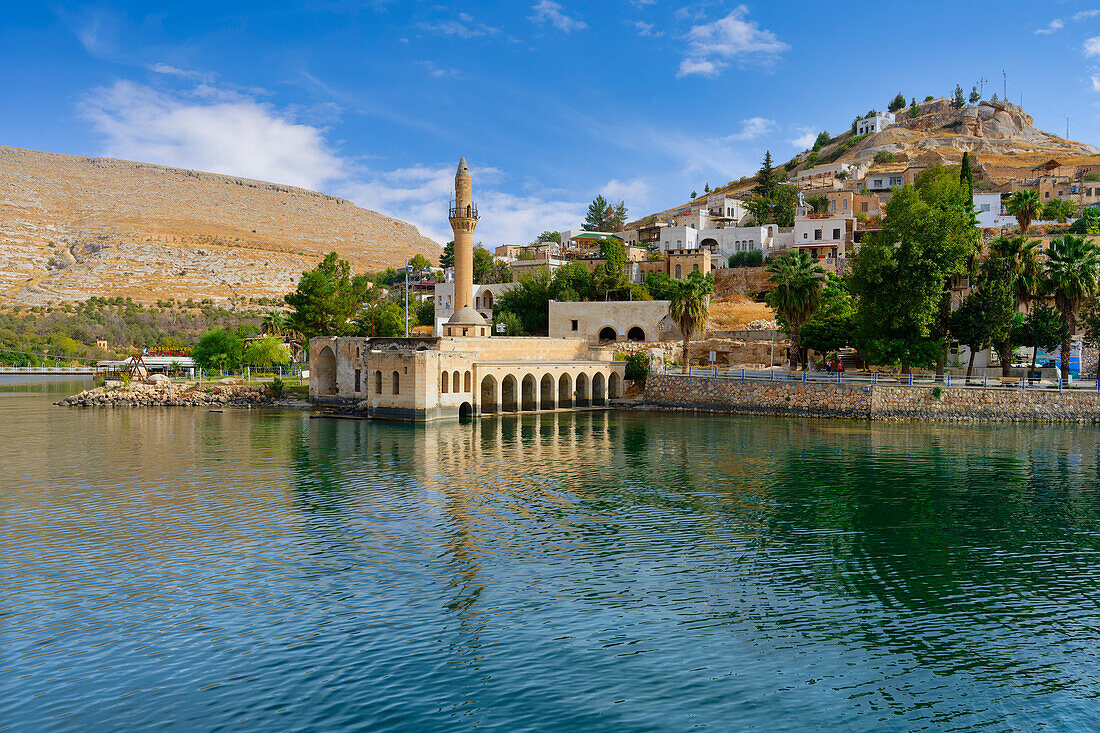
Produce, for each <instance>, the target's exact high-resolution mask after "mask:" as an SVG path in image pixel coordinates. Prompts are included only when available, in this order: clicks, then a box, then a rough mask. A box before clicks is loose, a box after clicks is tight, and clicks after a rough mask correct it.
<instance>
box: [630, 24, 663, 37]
mask: <svg viewBox="0 0 1100 733" xmlns="http://www.w3.org/2000/svg"><path fill="white" fill-rule="evenodd" d="M633 25H634V28H635V29H636V30H637V31H638V35H639V36H643V37H649V38H659V37H661V36H663V35H664V33H663V32H662V31H655V30H653V29H654V28H655V27H656V26H654V25H653V23H646V22H645V21H641V20H636V21H634V23H633Z"/></svg>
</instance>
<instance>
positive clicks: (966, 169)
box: [959, 152, 974, 201]
mask: <svg viewBox="0 0 1100 733" xmlns="http://www.w3.org/2000/svg"><path fill="white" fill-rule="evenodd" d="M959 181H960V182H961V183H962V184H963V185H964V186H966V191H967V193H968V194H969V195H970V200H971V201H973V200H974V171H973V169H971V167H970V153H969V152H964V153H963V159H962V168H961V169H960V170H959Z"/></svg>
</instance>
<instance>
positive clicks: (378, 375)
mask: <svg viewBox="0 0 1100 733" xmlns="http://www.w3.org/2000/svg"><path fill="white" fill-rule="evenodd" d="M374 391H375V393H376V394H382V372H375V373H374Z"/></svg>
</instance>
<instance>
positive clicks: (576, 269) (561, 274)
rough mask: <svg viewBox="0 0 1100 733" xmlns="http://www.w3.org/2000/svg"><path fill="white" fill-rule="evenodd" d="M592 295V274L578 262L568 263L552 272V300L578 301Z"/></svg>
mask: <svg viewBox="0 0 1100 733" xmlns="http://www.w3.org/2000/svg"><path fill="white" fill-rule="evenodd" d="M591 293H592V273H591V272H589V271H588V268H587V267H585V266H584V265H583V264H582V263H580V262H570V263H569V264H567V265H564V266H562V267H559V268H558V269H557V270H556V271H555V272H554V277H553V278H552V279H551V282H550V297H551V298H553V299H554V300H563V301H578V300H583V299H587V298H589V297H590V295H591Z"/></svg>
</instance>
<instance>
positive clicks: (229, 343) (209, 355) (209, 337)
mask: <svg viewBox="0 0 1100 733" xmlns="http://www.w3.org/2000/svg"><path fill="white" fill-rule="evenodd" d="M242 351H243V347H242V345H241V339H240V337H239V336H237V334H236V333H234V332H232V331H229V330H227V329H223V328H212V329H210V330H208V331H206V332H205V333H203V335H202V336H200V337H199V341H198V343H197V344H195V348H193V349H192V350H191V358H192V359H193V360H194V361H195V364H197V365H198V366H200V367H202V368H203V369H217V370H219V371H224V370H225V369H228V368H230V367H233V366H236V365H237V364H240V363H241V354H242Z"/></svg>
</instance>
